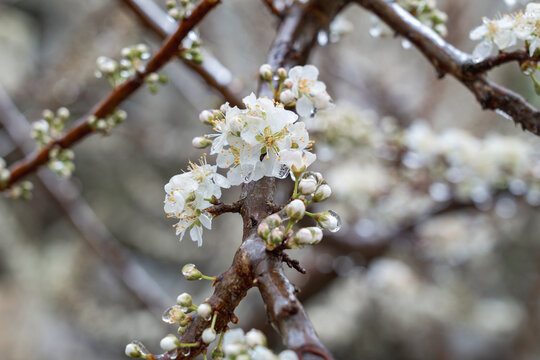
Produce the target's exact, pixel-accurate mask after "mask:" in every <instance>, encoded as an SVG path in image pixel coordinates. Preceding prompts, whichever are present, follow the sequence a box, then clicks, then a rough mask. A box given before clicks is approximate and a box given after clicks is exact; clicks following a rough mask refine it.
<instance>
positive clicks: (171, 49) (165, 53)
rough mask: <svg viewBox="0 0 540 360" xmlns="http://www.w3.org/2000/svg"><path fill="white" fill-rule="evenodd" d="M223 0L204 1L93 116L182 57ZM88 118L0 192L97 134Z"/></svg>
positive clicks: (18, 168) (23, 165)
mask: <svg viewBox="0 0 540 360" xmlns="http://www.w3.org/2000/svg"><path fill="white" fill-rule="evenodd" d="M219 2H220V0H204V1H202V2H201V3H200V4H199V5H198V6H197V7H196V8H195V10H193V12H192V13H191V15H190V16H189V17H188V18H186V19H184V20H182V22H180V24H179V26H178V29H177V30H176V32H175V33H174V34H173V35H171V36H170V37H169V38H168V39H167V41H166V42H165V44H164V45H163V46H162V47H161V49H160V50H159V51H158V52H157V53H156V54H155V55H154V56H153V57H152V58H151V59H150V60H149V61H148V63H147V65H146V67H145V70H144V71H143V72H140V73H137V74H136V75H135V76H134V77H133V78H132V79H131V80H128V81H126V82H125V83H123V84H122V85H120V86H118V87H117V88H115V89H114V90H113V91H111V92H110V93H109V95H108V96H107V97H106V98H105V99H103V100H102V101H101V102H100V103H98V104H97V105H96V106H95V107H94V109H93V110H92V111H91V113H90V114H89V115H88V116H90V115H94V116H95V117H97V118H104V117H106V116H107V115H109V114H111V113H112V112H113V111H114V110H115V109H116V108H117V107H118V106H119V105H120V104H121V103H122V102H123V101H124V100H126V99H127V98H128V97H129V96H131V95H132V94H133V93H134V92H135V91H136V90H137V89H139V88H140V87H141V85H142V84H144V78H145V77H146V76H147V75H148V74H150V73H153V72H156V71H158V70H159V69H160V68H161V67H162V66H163V65H165V64H166V63H167V62H168V61H169V60H170V59H171V58H172V57H173V56H175V55H176V54H177V53H178V47H179V46H180V45H181V43H182V40H183V39H184V37H185V36H186V35H187V34H188V33H189V32H190V31H191V30H192V29H193V27H195V26H196V25H197V24H198V23H199V22H200V21H201V20H202V19H203V18H204V17H205V16H206V14H208V12H210V10H212V9H213V8H214V7H215V6H216V5H217V4H219ZM86 119H87V117H85V118H84V119H81V120H80V121H79V122H78V123H77V125H75V127H73V128H72V129H71V130H70V131H68V132H67V133H66V134H65V135H64V136H62V137H61V138H58V139H55V140H53V141H51V142H50V143H49V144H47V145H46V146H45V147H43V148H42V149H41V150H39V151H38V152H36V153H34V154H31V155H30V156H28V157H26V158H24V159H22V160H21V161H19V162H17V163H15V164H13V165H12V166H11V167H10V168H9V170H10V172H11V177H10V178H9V180H8V182H7V184H6V185H5V186H4V187H1V185H0V190H3V189H5V188H8V187H10V186H11V185H13V184H14V183H15V182H17V181H18V180H20V179H21V178H22V177H24V176H26V175H28V174H29V173H31V172H33V171H35V170H36V169H37V168H38V167H39V166H41V165H43V164H45V163H47V161H49V153H50V151H51V150H52V149H53V148H55V147H57V146H59V147H61V148H68V147H70V146H72V145H74V144H75V143H77V142H78V141H80V140H81V139H83V138H84V137H86V136H88V135H89V134H91V133H93V132H95V130H93V129H92V128H91V127H90V125H89V124H88V122H87V120H86Z"/></svg>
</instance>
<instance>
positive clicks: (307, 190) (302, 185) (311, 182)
mask: <svg viewBox="0 0 540 360" xmlns="http://www.w3.org/2000/svg"><path fill="white" fill-rule="evenodd" d="M316 189H317V180H316V179H315V178H314V177H313V176H310V177H307V178H303V179H302V180H300V182H299V183H298V190H300V193H301V194H302V195H309V194H313V192H314V191H315V190H316Z"/></svg>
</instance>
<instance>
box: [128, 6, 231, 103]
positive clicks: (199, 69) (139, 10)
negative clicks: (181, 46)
mask: <svg viewBox="0 0 540 360" xmlns="http://www.w3.org/2000/svg"><path fill="white" fill-rule="evenodd" d="M121 1H122V2H123V3H124V4H125V5H126V6H127V7H129V8H130V9H131V10H133V12H134V13H135V14H136V15H137V16H138V18H139V20H140V21H141V22H142V23H143V24H144V25H145V26H146V27H147V28H148V29H150V30H152V31H153V32H154V33H155V34H156V35H157V36H159V37H160V38H162V39H164V38H166V37H167V36H170V35H172V34H173V33H174V25H173V24H174V23H173V22H171V21H170V20H169V19H168V16H167V14H165V12H164V11H163V10H161V9H160V8H159V7H158V6H157V5H156V3H154V2H152V1H149V0H121ZM178 58H179V59H180V60H181V61H182V62H183V63H184V64H185V65H186V66H187V67H189V68H190V69H191V70H193V71H194V72H195V73H197V74H198V75H199V76H200V77H201V78H202V79H203V80H204V81H205V82H206V83H207V84H208V86H210V87H211V88H213V89H215V90H216V91H218V92H219V93H220V94H221V95H222V96H223V99H225V101H228V102H229V104H231V106H242V99H241V98H240V96H238V94H237V93H236V92H235V91H234V90H233V89H231V87H230V86H229V83H230V81H223V80H222V79H220V76H219V75H218V74H216V73H215V72H216V71H215V67H216V66H219V67H223V65H221V64H220V63H219V62H218V60H217V59H215V58H214V57H212V55H210V54H208V53H205V54H204V55H203V62H202V64H196V63H195V62H193V61H190V60H187V59H184V58H183V57H182V56H180V55H178Z"/></svg>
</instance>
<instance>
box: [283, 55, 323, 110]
mask: <svg viewBox="0 0 540 360" xmlns="http://www.w3.org/2000/svg"><path fill="white" fill-rule="evenodd" d="M318 77H319V70H318V69H317V67H315V66H313V65H305V66H295V67H293V68H292V69H291V70H289V79H291V80H292V87H291V91H292V93H293V94H294V96H295V97H296V99H297V101H296V112H297V113H298V115H300V116H303V117H310V116H312V115H313V113H314V111H315V110H324V109H326V108H328V107H329V106H330V96H329V95H328V93H327V92H326V85H325V84H324V83H323V82H322V81H318V80H317V78H318Z"/></svg>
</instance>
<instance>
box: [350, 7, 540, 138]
mask: <svg viewBox="0 0 540 360" xmlns="http://www.w3.org/2000/svg"><path fill="white" fill-rule="evenodd" d="M355 1H356V2H357V3H358V4H359V5H361V6H362V7H364V8H365V9H367V10H368V11H370V12H372V13H373V14H375V15H377V16H378V17H379V18H380V19H381V20H382V21H384V22H385V23H386V24H387V25H388V26H390V27H391V28H392V29H393V30H394V31H395V32H396V33H397V34H399V35H401V36H403V37H405V38H407V39H408V40H409V41H410V42H411V43H413V44H414V45H415V46H416V47H417V48H418V50H420V52H422V54H424V56H425V57H426V58H427V59H428V60H429V61H430V62H431V64H432V65H433V66H434V67H435V70H436V71H437V73H438V75H439V77H441V78H442V77H443V76H444V75H445V74H450V75H452V76H454V77H455V78H456V79H457V80H459V81H460V82H461V83H462V84H463V85H465V86H466V87H467V88H468V89H469V90H470V91H471V92H472V93H473V94H474V95H475V97H476V99H477V101H478V102H479V103H480V105H481V106H482V108H483V109H490V110H494V111H497V112H499V113H501V112H502V113H504V114H505V115H506V116H508V117H511V118H512V120H513V121H514V122H515V123H516V124H519V125H521V127H522V128H523V129H524V130H527V131H530V132H532V133H533V134H535V135H538V136H540V112H539V111H538V110H537V109H536V108H534V107H533V106H532V105H531V104H529V103H528V102H527V101H526V100H525V99H524V98H523V97H521V96H520V95H518V94H516V93H514V92H512V91H511V90H509V89H507V88H504V87H502V86H500V85H498V84H496V83H494V82H492V81H490V80H489V79H487V77H486V73H485V72H486V71H487V70H489V69H491V68H493V67H494V66H497V65H500V64H503V63H505V62H509V61H518V62H519V61H521V62H523V61H525V60H523V57H524V56H525V55H526V53H522V52H515V53H511V54H510V55H499V56H500V58H498V59H495V58H492V59H488V60H486V61H485V62H483V63H480V64H474V62H473V60H472V56H471V55H469V54H467V53H465V52H462V51H460V50H458V49H456V48H455V47H454V46H452V45H450V44H449V43H447V42H446V41H444V40H443V39H442V38H441V37H440V36H439V35H438V34H437V33H435V32H434V31H433V30H431V29H430V28H428V27H427V26H424V25H422V24H421V23H420V22H419V21H418V20H417V19H416V18H415V17H414V16H412V15H411V14H410V13H408V12H407V11H406V10H404V9H403V8H402V7H400V6H399V5H398V4H397V3H395V2H393V1H385V0H355ZM531 60H533V59H531Z"/></svg>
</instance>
